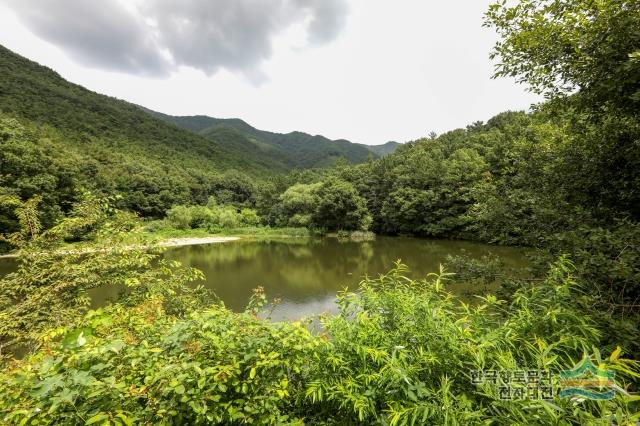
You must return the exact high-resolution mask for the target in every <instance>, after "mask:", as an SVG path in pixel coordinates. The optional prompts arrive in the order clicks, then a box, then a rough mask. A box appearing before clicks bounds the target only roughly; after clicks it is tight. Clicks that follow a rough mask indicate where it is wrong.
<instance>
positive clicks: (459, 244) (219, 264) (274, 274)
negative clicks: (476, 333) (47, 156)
mask: <svg viewBox="0 0 640 426" xmlns="http://www.w3.org/2000/svg"><path fill="white" fill-rule="evenodd" d="M489 253H493V254H495V255H497V256H499V257H500V258H502V260H503V261H504V262H505V263H506V264H507V266H510V267H514V268H524V267H525V266H527V261H526V258H525V256H524V250H523V249H519V248H513V247H497V246H487V245H484V244H477V243H472V242H466V241H448V240H447V241H443V240H422V239H415V238H391V237H378V238H376V239H375V240H374V241H367V242H340V241H338V240H337V239H336V238H318V239H310V240H309V239H297V238H291V239H287V240H279V241H255V240H239V241H234V242H228V243H222V244H209V245H199V246H186V247H176V248H172V249H169V250H167V251H166V252H165V254H164V256H165V257H166V258H168V259H171V260H178V261H180V262H182V263H183V264H184V265H188V266H192V267H195V268H198V269H200V270H202V271H203V272H204V274H205V276H206V280H205V281H204V282H203V283H202V284H204V285H205V286H206V287H207V288H210V289H212V290H213V291H214V292H215V293H216V294H217V295H218V296H219V297H220V298H221V299H222V300H223V301H224V303H225V305H226V306H227V307H229V308H231V309H234V310H237V311H240V310H242V309H243V308H244V307H245V306H246V304H247V301H248V300H249V297H250V296H251V291H252V289H254V288H255V287H257V286H262V287H264V289H265V291H266V293H267V296H268V297H269V299H274V298H280V299H281V302H280V303H279V304H278V305H277V306H276V307H275V309H274V311H273V314H272V318H273V319H276V320H280V319H297V318H300V317H302V316H305V315H311V314H318V313H322V312H326V311H328V312H335V304H334V300H335V296H336V293H337V292H338V291H340V290H342V289H343V288H345V287H348V288H349V289H356V288H357V284H358V282H359V281H360V279H361V278H362V277H363V276H364V275H365V274H368V275H369V276H371V277H377V276H378V274H381V273H384V272H387V271H388V270H389V269H390V268H392V267H393V262H394V261H396V260H398V259H401V260H402V262H403V263H404V264H406V265H408V266H409V268H410V272H409V273H408V274H407V275H409V276H410V277H412V278H422V277H424V276H425V275H426V274H428V273H430V272H436V271H437V270H438V267H439V265H440V263H442V262H444V260H445V258H446V256H447V255H448V254H451V255H459V254H466V255H468V256H470V257H474V258H479V257H481V256H482V255H485V254H489ZM14 267H15V260H11V259H0V275H3V274H4V273H7V272H9V271H10V270H12V269H14ZM449 289H450V290H451V291H453V292H454V293H457V294H462V295H468V294H484V293H487V292H490V291H493V290H495V289H492V288H478V287H477V286H475V287H473V286H469V285H468V284H467V285H465V284H451V285H449ZM118 293H119V289H117V288H114V287H108V288H100V289H94V290H92V291H91V296H92V298H93V305H94V306H100V305H104V304H105V303H107V302H108V301H109V300H113V299H115V298H117V296H118Z"/></svg>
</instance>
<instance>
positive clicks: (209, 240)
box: [158, 237, 240, 247]
mask: <svg viewBox="0 0 640 426" xmlns="http://www.w3.org/2000/svg"><path fill="white" fill-rule="evenodd" d="M239 239H240V237H200V238H172V239H170V240H166V241H161V242H159V243H158V245H159V246H160V247H180V246H196V245H200V244H215V243H226V242H228V241H236V240H239Z"/></svg>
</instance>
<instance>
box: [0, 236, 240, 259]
mask: <svg viewBox="0 0 640 426" xmlns="http://www.w3.org/2000/svg"><path fill="white" fill-rule="evenodd" d="M239 239H240V237H183V238H169V239H168V240H163V241H158V242H156V243H150V244H137V245H127V246H124V249H125V250H136V249H145V248H150V247H153V246H158V247H183V246H197V245H204V244H219V243H227V242H230V241H237V240H239ZM96 251H98V249H92V248H90V247H88V248H86V249H81V250H62V251H61V252H60V254H79V253H95V252H96ZM17 257H18V255H17V254H15V253H7V254H0V259H15V258H17Z"/></svg>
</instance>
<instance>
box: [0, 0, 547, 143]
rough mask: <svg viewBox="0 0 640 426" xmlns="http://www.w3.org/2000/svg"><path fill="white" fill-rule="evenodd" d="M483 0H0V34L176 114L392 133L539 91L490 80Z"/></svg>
mask: <svg viewBox="0 0 640 426" xmlns="http://www.w3.org/2000/svg"><path fill="white" fill-rule="evenodd" d="M489 3H490V2H489V1H484V0H447V1H428V0H394V1H389V0H100V1H87V0H0V44H2V45H4V46H5V47H7V48H9V49H11V50H13V51H15V52H17V53H19V54H21V55H23V56H26V57H28V58H30V59H32V60H35V61H37V62H39V63H41V64H43V65H46V66H49V67H51V68H53V69H54V70H56V71H57V72H58V73H60V74H61V75H62V76H63V77H64V78H66V79H67V80H70V81H72V82H74V83H78V84H81V85H83V86H85V87H87V88H89V89H91V90H94V91H96V92H100V93H104V94H107V95H110V96H115V97H118V98H121V99H125V100H127V101H130V102H134V103H137V104H140V105H143V106H145V107H148V108H151V109H154V110H156V111H160V112H164V113H167V114H172V115H194V114H206V115H210V116H214V117H239V118H242V119H244V120H245V121H247V122H249V123H250V124H252V125H253V126H255V127H257V128H260V129H264V130H272V131H277V132H289V131H292V130H300V131H305V132H308V133H312V134H323V135H325V136H327V137H330V138H333V139H337V138H345V139H349V140H351V141H353V142H360V143H366V144H380V143H384V142H386V141H389V140H396V141H400V142H404V141H408V140H414V139H417V138H419V137H423V136H425V135H426V134H427V133H429V132H430V131H432V130H433V131H436V132H438V133H441V132H443V131H446V130H451V129H454V128H457V127H464V126H466V125H467V124H469V123H471V122H473V121H476V120H487V119H488V118H490V117H491V116H493V115H495V114H496V113H498V112H501V111H504V110H509V109H511V110H515V109H528V107H529V106H530V105H531V104H532V103H533V102H536V101H538V98H537V97H535V96H534V95H532V94H530V93H527V92H526V91H525V89H524V87H522V86H519V85H516V84H515V83H514V82H513V81H512V80H506V79H498V80H492V79H491V78H490V77H491V74H492V70H493V64H492V62H491V61H490V59H489V51H490V49H491V47H492V45H493V43H494V42H495V40H496V37H495V35H494V34H493V32H492V31H491V30H490V29H486V28H482V26H481V23H482V14H483V13H484V11H485V10H486V8H487V5H488V4H489Z"/></svg>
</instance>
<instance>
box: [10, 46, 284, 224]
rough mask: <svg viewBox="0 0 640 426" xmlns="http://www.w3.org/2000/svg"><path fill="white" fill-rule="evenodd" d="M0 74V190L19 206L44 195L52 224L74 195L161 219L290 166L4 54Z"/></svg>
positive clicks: (229, 135) (225, 135) (232, 137)
mask: <svg viewBox="0 0 640 426" xmlns="http://www.w3.org/2000/svg"><path fill="white" fill-rule="evenodd" d="M0 75H2V78H1V79H0V120H1V121H0V134H1V135H2V138H1V139H0V143H1V144H2V150H0V170H2V173H1V174H0V179H1V180H0V189H1V190H2V192H3V193H7V194H10V195H17V196H18V197H20V198H23V199H26V198H28V197H30V196H32V195H33V194H49V195H50V197H51V199H48V200H45V204H47V203H50V204H47V206H48V207H49V210H50V212H51V215H52V217H53V216H56V214H60V213H61V212H63V211H65V210H66V209H68V206H69V205H70V204H71V203H72V202H73V200H74V199H75V197H76V196H77V194H78V192H79V191H80V190H81V189H88V190H91V191H95V192H100V193H105V194H111V195H121V196H122V197H121V199H120V201H119V202H118V203H119V207H124V208H128V209H131V210H134V211H137V212H138V213H140V214H142V215H146V216H160V215H162V214H163V213H164V212H165V211H166V210H167V209H168V208H169V207H170V206H171V205H173V204H176V203H185V202H186V203H191V202H193V203H195V202H201V203H203V202H206V199H207V197H208V196H209V195H210V194H212V193H215V192H217V191H221V190H231V191H234V190H235V189H237V188H235V187H237V183H238V182H239V181H242V182H243V183H244V184H247V182H249V183H250V182H251V181H250V180H249V177H253V178H255V177H256V176H266V175H270V174H273V173H277V172H280V171H282V170H284V169H285V168H287V166H286V165H285V164H282V162H281V161H279V160H278V159H277V157H276V156H264V155H253V156H248V155H245V152H246V151H247V149H248V148H249V147H250V146H253V144H252V142H251V141H249V140H247V139H246V138H244V137H242V135H239V134H237V132H233V131H230V130H229V129H225V130H219V131H217V132H216V135H215V136H212V135H210V137H208V138H204V137H202V136H199V135H196V134H194V133H192V132H189V131H186V130H183V129H180V128H178V127H176V126H173V125H170V124H167V123H166V122H164V121H162V120H159V119H157V118H154V117H152V116H150V115H149V114H147V113H145V112H144V111H141V110H140V108H138V107H137V106H136V105H133V104H130V103H128V102H125V101H122V100H119V99H115V98H112V97H109V96H104V95H100V94H97V93H94V92H91V91H90V90H87V89H85V88H83V87H81V86H79V85H76V84H73V83H70V82H68V81H66V80H64V79H63V78H62V77H61V76H60V75H58V74H57V73H56V72H54V71H52V70H51V69H49V68H46V67H44V66H41V65H39V64H37V63H35V62H33V61H30V60H28V59H26V58H23V57H21V56H19V55H17V54H15V53H13V52H11V51H10V50H8V49H6V48H4V47H2V46H0ZM218 139H219V140H218ZM245 175H246V176H245ZM229 176H231V178H228V177H229ZM229 186H232V188H229ZM235 192H236V193H241V192H242V191H235ZM56 212H57V213H56ZM0 216H1V213H0ZM52 220H53V219H52Z"/></svg>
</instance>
